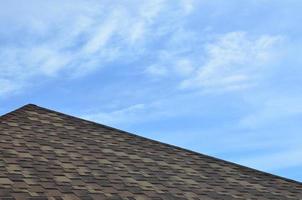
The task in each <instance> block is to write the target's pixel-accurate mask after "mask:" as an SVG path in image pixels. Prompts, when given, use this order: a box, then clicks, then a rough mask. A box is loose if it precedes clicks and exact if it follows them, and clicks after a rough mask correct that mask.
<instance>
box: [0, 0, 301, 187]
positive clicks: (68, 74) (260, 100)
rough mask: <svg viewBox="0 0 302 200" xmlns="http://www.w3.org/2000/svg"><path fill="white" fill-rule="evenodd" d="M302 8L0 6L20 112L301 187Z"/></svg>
mask: <svg viewBox="0 0 302 200" xmlns="http://www.w3.org/2000/svg"><path fill="white" fill-rule="evenodd" d="M301 9H302V2H301V1H299V0H287V1H283V0H249V1H245V2H244V3H243V2H242V1H239V0H228V1H222V0H214V1H213V0H173V1H172V0H150V1H149V0H147V1H143V2H142V1H139V0H128V1H123V2H122V3H121V1H115V0H113V1H112V0H110V1H109V0H103V1H100V0H63V1H62V0H53V1H39V0H28V1H17V0H1V1H0V114H4V113H6V112H8V111H11V110H13V109H16V108H18V107H20V106H22V105H24V104H27V103H34V104H37V105H40V106H43V107H47V108H51V109H55V110H58V111H61V112H65V113H68V114H72V115H76V116H78V117H83V118H86V119H90V120H93V121H97V122H100V123H103V124H107V125H111V126H114V127H117V128H120V129H124V130H127V131H130V132H134V133H137V134H139V135H142V136H145V137H149V138H152V139H156V140H160V141H163V142H166V143H170V144H174V145H177V146H181V147H184V148H187V149H191V150H194V151H197V152H201V153H204V154H209V155H212V156H216V157H219V158H222V159H226V160H229V161H233V162H236V163H240V164H243V165H247V166H250V167H253V168H256V169H260V170H264V171H267V172H270V173H274V174H277V175H281V176H285V177H288V178H291V179H295V180H299V181H302V125H301V120H302V103H301V102H302V89H301V84H302V78H301V77H302V68H301V64H302V58H301V52H302V37H301V35H302V26H301V21H302V14H301Z"/></svg>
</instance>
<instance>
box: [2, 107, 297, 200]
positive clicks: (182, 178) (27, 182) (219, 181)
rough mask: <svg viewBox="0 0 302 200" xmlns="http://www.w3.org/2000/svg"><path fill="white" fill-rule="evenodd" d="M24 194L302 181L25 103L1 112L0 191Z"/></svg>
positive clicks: (157, 192) (180, 194)
mask: <svg viewBox="0 0 302 200" xmlns="http://www.w3.org/2000/svg"><path fill="white" fill-rule="evenodd" d="M50 197H54V198H50ZM27 198H28V199H36V200H38V199H39V200H40V199H66V200H73V199H86V200H89V199H129V200H144V199H146V200H147V199H154V200H170V199H171V200H172V199H173V200H175V199H176V200H177V199H192V200H193V199H194V200H195V199H203V200H212V199H223V200H228V199H263V200H264V199H302V184H301V183H299V182H296V181H292V180H288V179H285V178H281V177H277V176H274V175H270V174H267V173H263V172H259V171H256V170H253V169H250V168H246V167H242V166H239V165H236V164H233V163H230V162H226V161H223V160H219V159H216V158H212V157H209V156H205V155H202V154H198V153H195V152H192V151H188V150H185V149H182V148H178V147H174V146H171V145H167V144H163V143H160V142H156V141H153V140H149V139H145V138H142V137H139V136H136V135H133V134H130V133H126V132H123V131H120V130H117V129H114V128H110V127H107V126H103V125H100V124H96V123H93V122H89V121H86V120H81V119H79V118H75V117H71V116H68V115H64V114H61V113H58V112H55V111H51V110H48V109H44V108H40V107H38V106H35V105H27V106H24V107H22V108H20V109H18V110H16V111H14V112H11V113H9V114H6V115H4V116H2V117H1V118H0V199H22V200H23V199H27Z"/></svg>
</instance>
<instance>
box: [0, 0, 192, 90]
mask: <svg viewBox="0 0 302 200" xmlns="http://www.w3.org/2000/svg"><path fill="white" fill-rule="evenodd" d="M30 2H31V3H28V2H26V3H20V2H17V1H11V2H8V1H3V2H1V4H2V5H1V14H0V16H1V18H2V19H1V23H0V30H3V31H0V40H5V41H6V42H5V43H2V44H1V47H0V70H1V71H0V72H1V73H0V78H1V79H2V80H3V81H5V82H6V83H8V84H9V85H11V86H10V87H9V88H8V87H6V88H7V89H5V90H4V89H2V91H1V94H4V93H7V92H12V91H14V90H16V89H17V88H22V87H17V85H19V86H23V85H26V83H27V82H28V80H30V79H32V78H33V77H35V76H37V75H44V76H53V77H55V76H61V75H62V74H64V76H65V77H66V76H67V77H75V76H76V77H78V76H82V75H85V74H87V73H89V72H92V71H94V70H97V69H100V68H102V67H104V66H106V65H107V64H108V63H109V62H112V61H114V60H117V59H125V58H128V59H129V58H130V59H131V58H135V57H136V56H139V55H140V54H141V52H142V51H143V49H144V48H146V46H145V45H147V43H148V42H147V41H151V40H153V39H156V38H157V37H160V35H161V34H163V33H164V32H165V31H163V30H164V29H166V28H168V27H167V26H166V25H165V23H166V22H161V20H162V19H159V18H158V17H159V16H161V15H163V14H164V11H165V12H166V13H169V15H170V17H175V18H179V17H181V15H182V14H181V13H183V14H186V13H187V12H188V10H191V8H190V5H192V3H187V2H183V3H179V4H178V7H175V6H173V4H170V3H169V4H168V2H167V1H166V0H156V1H146V2H143V3H142V2H139V1H136V0H133V1H130V2H128V3H127V4H126V3H120V2H117V1H113V2H112V1H102V2H99V1H93V0H90V1H79V0H77V1H76V2H71V1H69V0H66V1H63V2H61V1H52V2H43V3H42V2H39V1H35V0H31V1H30ZM17 4H18V6H16V5H17ZM19 4H21V5H19ZM30 5H35V6H34V7H31V6H30ZM188 6H189V7H188ZM4 8H5V9H4ZM54 8H58V9H54ZM175 10H176V11H175ZM2 11H3V12H2ZM15 13H19V14H18V15H15ZM179 14H180V15H179ZM6 21H9V22H10V23H13V24H14V27H15V28H8V29H7V27H6V24H7V22H6ZM155 24H156V26H155ZM4 30H5V31H4ZM10 41H11V42H10ZM3 81H2V82H3Z"/></svg>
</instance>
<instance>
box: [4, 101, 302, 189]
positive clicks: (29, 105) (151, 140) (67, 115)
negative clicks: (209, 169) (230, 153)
mask: <svg viewBox="0 0 302 200" xmlns="http://www.w3.org/2000/svg"><path fill="white" fill-rule="evenodd" d="M28 107H30V108H31V107H33V108H37V109H40V110H44V111H47V112H52V113H56V114H59V115H63V116H65V117H68V118H71V119H73V120H80V121H84V122H88V123H90V124H93V125H96V126H101V127H103V128H107V129H111V130H114V131H117V132H120V133H124V134H128V135H130V136H133V137H136V138H140V139H143V140H147V141H149V142H155V143H157V144H160V145H164V146H166V147H170V148H173V149H177V150H181V151H186V152H188V153H192V154H194V155H197V156H202V157H206V158H208V159H211V160H215V161H219V162H222V163H224V164H228V165H232V166H236V167H238V168H240V169H244V170H249V171H251V172H254V173H261V174H262V175H265V176H268V177H271V178H276V179H281V180H283V181H287V182H291V183H294V184H298V185H302V182H299V181H297V180H293V179H289V178H286V177H282V176H279V175H275V174H271V173H268V172H264V171H261V170H257V169H254V168H251V167H247V166H243V165H240V164H237V163H234V162H231V161H227V160H223V159H220V158H217V157H214V156H209V155H206V154H202V153H199V152H196V151H193V150H189V149H186V148H183V147H179V146H175V145H172V144H168V143H164V142H160V141H157V140H154V139H150V138H146V137H143V136H140V135H137V134H135V133H130V132H127V131H124V130H121V129H118V128H114V127H110V126H107V125H104V124H101V123H97V122H94V121H90V120H86V119H82V118H80V117H76V116H72V115H69V114H65V113H62V112H59V111H55V110H51V109H49V108H44V107H40V106H38V105H35V104H26V105H24V106H22V107H20V108H18V109H16V110H14V111H12V112H9V113H7V114H5V115H2V116H0V119H1V118H2V117H5V116H7V115H10V114H13V113H15V112H16V111H19V110H23V109H25V108H28Z"/></svg>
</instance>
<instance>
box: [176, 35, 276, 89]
mask: <svg viewBox="0 0 302 200" xmlns="http://www.w3.org/2000/svg"><path fill="white" fill-rule="evenodd" d="M281 39H282V37H280V36H268V35H263V36H258V37H256V38H252V37H249V36H248V34H247V33H245V32H231V33H227V34H224V35H221V36H219V37H218V39H216V40H215V41H214V42H213V43H210V44H208V45H207V46H206V61H205V64H204V65H202V66H200V67H199V69H198V70H196V73H194V75H193V76H191V77H189V78H188V79H185V80H184V81H182V83H181V88H184V89H186V88H202V89H204V90H210V91H215V90H240V89H244V88H248V87H251V86H253V85H255V84H257V79H258V78H259V76H261V73H262V72H264V71H265V70H266V68H267V67H268V66H269V65H270V62H271V61H272V60H273V59H274V58H276V57H275V52H274V48H275V46H276V45H277V44H278V43H279V42H280V41H281Z"/></svg>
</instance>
